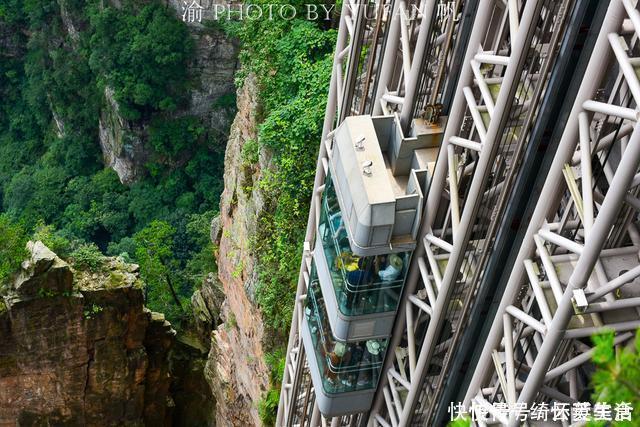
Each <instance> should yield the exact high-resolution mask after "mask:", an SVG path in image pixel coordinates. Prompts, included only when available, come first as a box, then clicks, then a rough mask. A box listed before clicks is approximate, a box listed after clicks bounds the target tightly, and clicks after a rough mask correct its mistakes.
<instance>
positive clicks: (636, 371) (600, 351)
mask: <svg viewBox="0 0 640 427" xmlns="http://www.w3.org/2000/svg"><path fill="white" fill-rule="evenodd" d="M614 338H615V333H614V332H613V331H606V332H604V333H601V334H598V335H595V336H594V337H593V343H594V344H595V351H594V354H593V362H594V363H595V365H596V367H597V369H596V371H595V372H594V374H593V376H592V378H591V383H592V386H593V394H592V395H591V397H592V399H593V401H594V402H606V403H608V404H610V405H612V406H613V407H615V404H616V403H617V404H620V403H623V402H625V403H628V404H631V407H632V408H634V410H633V412H632V421H617V422H616V423H615V425H619V426H638V425H640V414H639V413H638V411H640V330H638V331H637V332H636V339H635V343H634V344H635V345H634V346H632V347H623V348H616V346H614V344H613V342H614ZM606 424H607V423H606V422H603V421H591V422H590V423H589V425H592V426H604V425H606Z"/></svg>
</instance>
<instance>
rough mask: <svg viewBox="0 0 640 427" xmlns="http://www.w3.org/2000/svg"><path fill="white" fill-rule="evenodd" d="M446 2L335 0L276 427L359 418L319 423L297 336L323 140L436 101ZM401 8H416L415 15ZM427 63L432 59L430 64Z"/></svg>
mask: <svg viewBox="0 0 640 427" xmlns="http://www.w3.org/2000/svg"><path fill="white" fill-rule="evenodd" d="M451 3H452V6H451V8H450V9H449V10H450V11H451V14H450V16H449V17H448V19H442V18H441V17H440V16H438V13H437V12H436V11H437V10H438V7H439V6H438V4H439V3H438V2H437V1H436V0H425V1H422V2H417V1H416V2H415V3H414V2H412V1H404V0H395V1H393V0H392V1H385V0H381V1H378V2H372V3H365V4H358V3H357V2H355V1H346V2H344V3H343V7H342V12H341V17H340V24H339V29H338V37H337V44H336V51H335V56H334V63H333V72H332V76H331V82H330V88H329V95H328V102H327V110H326V114H325V121H324V127H323V133H322V142H323V143H322V144H320V153H319V156H318V163H317V169H316V177H315V182H314V190H313V196H312V202H311V207H310V213H309V221H308V224H307V232H306V236H305V243H304V251H303V256H302V263H301V268H300V275H299V280H298V287H297V293H296V303H295V307H294V313H293V318H292V323H291V331H290V335H289V344H288V348H287V358H286V362H285V370H284V375H283V381H282V389H281V393H280V403H279V407H278V416H277V420H276V425H277V426H293V425H310V426H318V425H323V426H324V425H328V424H329V423H330V425H331V426H338V425H353V423H356V422H358V421H360V420H361V419H362V418H363V416H364V414H355V415H349V416H345V417H335V418H333V419H331V420H326V419H325V418H324V417H323V416H322V415H321V414H320V412H319V411H318V408H317V405H316V404H315V398H314V391H313V384H312V382H311V380H310V376H309V372H308V366H306V358H305V355H304V346H303V345H302V339H301V336H300V330H301V322H302V321H303V318H304V316H303V315H302V313H303V312H304V311H303V308H302V307H303V303H304V300H305V298H306V292H307V287H308V285H309V272H310V269H311V258H312V248H313V247H314V236H315V233H314V230H315V229H316V228H317V221H318V215H317V212H319V206H320V200H321V196H322V191H323V189H324V180H325V177H326V174H327V170H328V157H327V148H326V144H325V142H326V141H327V140H330V139H331V137H332V134H333V130H334V129H335V128H336V127H337V126H338V125H339V124H340V123H341V122H342V120H343V119H344V118H345V117H346V116H348V115H351V114H363V113H373V114H399V115H401V117H402V119H403V124H405V126H408V125H409V124H410V120H411V119H412V118H413V117H414V115H415V114H420V113H422V112H423V111H424V109H425V107H426V105H429V103H431V104H433V103H435V102H437V101H438V100H439V94H441V93H442V91H443V90H444V86H445V85H444V80H445V79H446V76H447V74H448V71H449V67H450V65H451V61H452V57H453V49H454V46H455V35H456V34H457V28H458V26H459V22H460V20H459V19H458V18H459V10H460V8H461V7H462V3H463V2H462V1H460V0H457V1H455V2H451ZM409 11H414V12H416V13H415V16H412V15H410V14H409ZM434 58H435V59H434ZM430 64H431V65H433V64H436V67H433V66H429V65H430ZM416 112H418V113H416Z"/></svg>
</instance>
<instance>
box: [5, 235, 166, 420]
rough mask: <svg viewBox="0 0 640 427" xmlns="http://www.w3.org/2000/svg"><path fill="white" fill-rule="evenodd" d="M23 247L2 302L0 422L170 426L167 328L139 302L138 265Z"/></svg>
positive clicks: (35, 246)
mask: <svg viewBox="0 0 640 427" xmlns="http://www.w3.org/2000/svg"><path fill="white" fill-rule="evenodd" d="M29 250H30V253H31V257H30V259H29V260H28V261H25V262H24V263H23V264H22V268H21V270H20V272H19V274H18V276H17V278H16V279H15V280H14V281H13V282H12V283H10V284H9V286H5V287H4V288H3V289H2V299H1V300H0V426H15V425H25V426H27V425H43V426H44V425H78V426H79V425H86V426H109V425H131V426H135V425H154V426H162V425H167V424H169V420H170V416H171V410H172V407H173V402H172V399H171V396H170V394H169V387H170V385H171V376H170V373H169V352H170V349H171V348H172V346H173V344H174V340H175V331H174V330H173V329H172V328H171V325H170V324H169V323H168V322H167V321H166V320H165V319H164V316H163V315H161V314H158V313H152V312H150V311H149V310H147V309H145V307H144V304H143V302H144V295H143V284H142V282H141V281H140V279H139V277H138V267H137V266H136V265H131V264H126V263H125V262H124V261H122V260H121V259H119V258H105V260H104V263H103V266H102V267H101V268H100V269H99V270H98V271H93V272H92V271H77V270H75V269H74V268H73V267H72V266H70V265H69V264H68V263H67V262H65V261H63V260H62V259H60V258H59V257H58V256H56V255H55V254H54V253H53V252H51V251H50V250H49V249H48V248H47V247H46V246H45V245H43V244H42V242H35V243H30V244H29Z"/></svg>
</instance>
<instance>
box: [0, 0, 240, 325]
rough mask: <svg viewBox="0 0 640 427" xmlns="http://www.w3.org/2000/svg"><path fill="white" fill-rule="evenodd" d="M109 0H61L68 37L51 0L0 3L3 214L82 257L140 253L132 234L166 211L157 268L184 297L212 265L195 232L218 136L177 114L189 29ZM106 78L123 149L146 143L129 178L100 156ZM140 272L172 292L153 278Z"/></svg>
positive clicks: (208, 204)
mask: <svg viewBox="0 0 640 427" xmlns="http://www.w3.org/2000/svg"><path fill="white" fill-rule="evenodd" d="M119 3H122V7H120V8H117V9H116V8H114V7H113V6H109V4H111V3H109V2H102V1H99V0H66V1H65V2H64V3H63V4H64V5H65V6H66V12H67V13H68V18H69V19H70V20H71V21H72V22H73V26H74V28H75V29H76V30H77V31H76V32H75V33H74V32H73V31H68V29H67V28H66V27H65V23H64V22H63V19H62V16H61V6H60V2H58V1H56V0H2V1H0V25H1V26H2V27H3V28H5V29H6V30H7V31H5V32H3V40H5V39H6V40H7V41H8V46H7V49H3V51H2V52H0V212H4V213H5V214H6V217H7V218H8V219H7V220H6V221H10V222H11V223H19V224H22V225H23V227H24V229H25V233H29V234H30V233H35V237H37V238H40V239H42V240H43V241H45V243H47V244H48V245H50V246H52V249H53V250H55V251H56V253H58V254H59V255H61V256H64V257H70V258H77V259H80V260H82V261H81V262H85V261H88V262H90V261H91V255H92V254H93V255H95V254H96V253H97V250H98V249H99V250H100V251H101V252H102V253H105V254H109V255H118V254H121V253H124V254H125V257H128V259H130V260H131V261H138V259H137V257H138V256H139V255H140V254H141V253H144V251H142V250H141V249H140V244H141V243H140V240H139V239H138V240H136V239H134V237H133V236H134V235H137V234H136V233H142V232H143V230H145V229H146V227H147V226H149V225H150V224H152V223H153V221H163V222H164V223H166V224H168V225H169V226H170V227H171V228H172V229H173V230H174V232H173V233H172V234H171V236H170V240H169V241H167V242H164V243H165V244H166V245H168V247H170V248H171V251H172V253H173V257H172V259H171V260H170V264H167V265H168V266H171V268H172V273H173V274H175V276H176V277H175V279H174V280H175V286H176V289H177V291H178V292H179V293H180V298H182V299H184V298H188V297H189V296H190V295H191V293H192V291H193V288H194V287H195V286H197V285H198V284H199V283H200V281H201V280H202V278H203V276H204V275H205V274H206V271H204V270H201V269H208V270H207V271H213V268H214V265H213V260H212V259H211V254H212V252H213V250H212V248H211V244H210V242H208V241H205V240H203V239H202V236H203V235H208V233H207V230H208V224H209V222H210V220H211V218H212V216H213V215H214V211H215V210H216V209H217V206H218V203H219V196H220V193H221V190H222V185H223V182H222V167H223V161H224V146H225V143H226V141H225V140H224V138H223V137H221V136H220V135H219V133H218V132H219V131H217V130H213V129H210V128H208V126H207V124H205V123H201V120H200V119H199V118H197V117H192V116H188V115H184V114H181V113H180V109H181V108H184V107H186V106H187V102H188V99H187V98H188V96H187V95H188V93H189V85H190V76H188V75H187V70H188V69H189V67H188V65H189V63H188V61H189V60H190V57H191V55H192V52H193V42H192V40H191V38H190V36H189V34H188V31H187V28H186V25H185V24H184V23H183V22H181V20H180V19H178V18H177V17H176V16H175V14H174V12H173V11H172V10H171V9H168V8H167V6H165V5H163V4H162V3H161V2H160V1H159V0H150V1H146V2H143V3H141V2H136V1H133V0H125V1H122V2H119ZM106 88H109V90H111V91H112V92H113V97H114V99H115V100H116V101H117V103H118V112H119V114H120V115H121V116H122V117H124V118H125V119H129V120H132V122H131V123H132V124H133V126H132V127H131V130H126V132H130V134H125V135H124V136H123V141H124V149H125V150H127V149H129V147H128V146H127V144H128V142H127V141H129V140H130V139H132V138H139V139H142V140H143V141H145V142H144V144H145V145H146V146H145V151H146V152H147V154H148V159H147V163H146V164H145V165H144V173H143V176H142V177H141V178H140V179H139V180H138V181H137V182H136V183H134V184H132V185H128V186H127V185H123V184H121V183H120V181H119V179H118V177H117V175H116V173H115V172H113V171H112V170H110V169H105V168H104V164H103V161H102V158H101V157H102V156H101V150H100V147H99V142H98V141H99V139H98V129H99V126H98V121H99V119H100V118H101V116H102V117H104V115H105V111H109V110H110V109H112V107H110V106H109V103H108V102H107V100H106V98H105V89H106ZM230 98H231V99H233V96H232V95H230ZM229 104H230V103H229V102H227V101H225V103H224V106H219V107H214V108H226V109H228V108H229ZM194 215H195V217H193V216H194ZM196 217H197V220H196ZM194 227H200V228H199V229H198V230H196V229H194ZM7 262H8V264H7V266H9V265H13V264H12V263H11V262H10V261H9V260H8V261H7ZM87 267H91V265H89V264H88V265H87ZM4 268H9V267H5V266H4V264H3V269H4ZM149 271H155V270H153V269H152V270H149ZM4 274H6V273H4ZM144 274H147V273H144ZM149 282H150V283H151V284H150V285H149V286H150V287H153V288H160V289H162V292H164V293H166V294H167V295H169V296H170V292H169V289H168V288H167V286H166V285H164V286H162V284H161V283H159V282H157V281H156V280H155V276H154V277H152V278H150V280H149ZM156 290H157V289H156ZM154 292H155V290H154ZM153 295H155V294H154V293H153V292H150V296H151V300H150V301H149V305H150V308H151V309H153V310H156V311H162V312H169V313H171V314H170V316H169V318H170V319H171V320H172V321H179V320H180V318H181V317H182V314H183V313H182V311H181V310H180V308H179V306H178V305H177V304H175V300H174V299H173V298H169V299H167V298H164V297H158V298H154V297H153ZM165 296H166V295H165ZM167 301H168V302H167ZM167 304H169V305H167Z"/></svg>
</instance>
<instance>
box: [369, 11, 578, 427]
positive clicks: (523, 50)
mask: <svg viewBox="0 0 640 427" xmlns="http://www.w3.org/2000/svg"><path fill="white" fill-rule="evenodd" d="M571 5H572V2H571V1H564V2H553V1H533V0H529V1H527V2H526V3H523V2H517V1H509V2H506V4H505V2H502V1H495V2H494V1H491V0H483V1H481V2H480V4H479V6H478V10H481V11H483V13H479V14H477V16H476V18H475V21H474V24H473V31H472V33H471V36H470V41H469V48H468V50H467V53H466V56H465V61H464V64H463V68H462V70H461V72H460V79H459V83H458V88H457V91H456V95H455V98H454V100H453V104H452V107H451V112H450V115H449V118H448V123H447V128H446V131H445V134H444V138H443V141H442V145H441V148H440V153H439V157H438V161H437V164H436V170H435V173H434V176H433V180H432V183H431V186H430V189H429V194H428V197H427V208H426V209H425V216H424V218H423V221H422V227H423V228H422V235H423V236H424V237H423V239H422V241H421V242H420V245H419V247H418V248H417V250H416V251H415V252H414V259H413V260H412V269H411V270H410V272H409V277H408V279H407V284H406V291H405V292H406V293H407V295H406V297H405V299H404V300H403V303H402V305H401V307H400V309H399V310H400V311H399V312H400V313H401V314H400V316H399V319H398V320H397V322H396V328H395V331H394V336H393V338H392V343H391V346H390V349H392V350H391V351H390V352H389V353H388V354H387V360H386V361H385V365H386V378H384V380H386V381H383V382H382V383H381V384H380V386H379V388H378V394H377V400H376V403H375V406H374V409H373V412H372V416H371V417H372V419H373V420H374V423H375V424H376V425H382V426H385V427H386V426H394V427H395V426H405V425H408V424H409V423H411V424H413V425H430V422H431V421H432V415H433V411H434V410H435V406H436V404H437V401H438V396H439V393H440V392H441V391H442V387H443V383H444V381H445V380H446V374H447V367H448V364H449V363H450V361H451V358H452V356H453V354H454V352H455V349H456V344H457V342H458V340H459V339H460V335H461V332H462V331H464V328H465V322H466V321H467V316H468V313H469V308H470V306H471V305H472V304H473V302H474V296H475V294H476V291H477V286H478V284H479V283H480V279H481V276H482V272H483V271H484V266H485V264H486V262H487V259H488V257H489V256H490V253H491V247H492V245H491V243H492V241H493V239H494V238H495V235H496V232H497V229H498V225H499V220H500V217H501V214H502V212H503V210H504V209H505V206H506V202H507V201H508V199H509V195H510V189H511V188H512V185H513V181H514V177H515V175H516V173H517V171H518V167H519V164H520V162H521V160H522V155H523V153H524V150H525V148H526V145H527V143H528V135H529V130H530V128H531V126H532V125H533V122H534V120H535V117H536V112H537V110H538V108H539V105H540V102H541V100H542V98H543V95H544V91H545V88H546V85H547V82H548V78H547V77H548V75H549V72H550V68H551V66H552V64H553V61H554V60H555V57H556V53H557V52H556V51H557V47H558V45H559V41H560V38H561V36H562V34H563V29H564V24H565V20H566V16H567V11H568V9H569V8H570V7H571ZM443 195H444V197H443ZM418 283H419V286H416V285H417V284H418Z"/></svg>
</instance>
